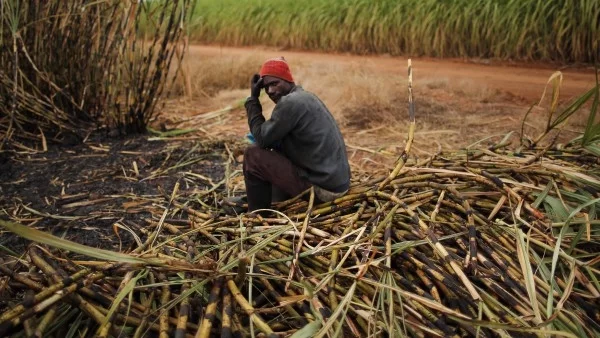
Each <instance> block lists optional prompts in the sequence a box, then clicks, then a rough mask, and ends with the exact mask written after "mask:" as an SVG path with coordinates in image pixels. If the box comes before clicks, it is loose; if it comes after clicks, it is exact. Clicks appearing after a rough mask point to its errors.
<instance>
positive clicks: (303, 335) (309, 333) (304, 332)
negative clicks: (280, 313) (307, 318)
mask: <svg viewBox="0 0 600 338" xmlns="http://www.w3.org/2000/svg"><path fill="white" fill-rule="evenodd" d="M321 326H323V323H322V322H321V321H320V320H315V321H312V322H310V323H308V324H306V325H304V327H303V328H301V329H300V330H298V331H296V332H295V333H294V334H293V335H292V336H291V337H290V338H311V337H314V336H315V333H317V332H318V331H319V329H320V328H321Z"/></svg>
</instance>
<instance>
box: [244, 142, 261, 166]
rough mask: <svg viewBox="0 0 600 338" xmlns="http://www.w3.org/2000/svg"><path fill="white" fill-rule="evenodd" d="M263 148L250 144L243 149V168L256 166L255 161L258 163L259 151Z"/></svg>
mask: <svg viewBox="0 0 600 338" xmlns="http://www.w3.org/2000/svg"><path fill="white" fill-rule="evenodd" d="M262 150H263V149H261V148H259V147H257V146H255V145H252V146H249V147H248V148H246V150H245V151H244V169H245V170H248V169H250V168H254V167H256V164H257V163H260V161H259V158H260V153H261V151H262Z"/></svg>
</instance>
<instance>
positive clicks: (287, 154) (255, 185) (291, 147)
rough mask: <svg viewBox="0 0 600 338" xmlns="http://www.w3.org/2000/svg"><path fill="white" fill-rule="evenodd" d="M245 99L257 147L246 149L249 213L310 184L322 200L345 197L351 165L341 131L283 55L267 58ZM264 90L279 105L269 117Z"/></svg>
mask: <svg viewBox="0 0 600 338" xmlns="http://www.w3.org/2000/svg"><path fill="white" fill-rule="evenodd" d="M250 87H251V89H250V92H251V95H250V97H248V99H247V100H246V104H245V107H246V112H247V115H248V126H249V127H250V132H251V133H252V135H253V136H254V139H255V145H252V146H250V147H248V148H247V149H246V151H245V153H244V163H243V172H244V180H245V183H246V194H247V203H248V211H254V210H258V209H269V208H270V206H271V202H276V201H282V200H285V199H288V198H290V197H293V196H296V195H298V194H300V193H302V192H303V191H305V190H306V189H308V188H310V187H311V186H313V187H314V192H315V197H316V199H317V200H318V201H319V202H328V201H332V200H334V199H336V198H338V197H341V196H343V195H344V194H345V193H346V192H347V191H348V188H349V186H350V165H349V164H348V157H347V154H346V145H345V143H344V139H343V137H342V134H341V132H340V129H339V127H338V125H337V123H336V121H335V119H334V118H333V116H332V115H331V113H330V112H329V110H328V109H327V107H326V106H325V104H324V103H323V102H321V100H320V99H319V98H318V97H317V96H316V95H314V94H312V93H310V92H308V91H305V90H304V89H302V87H301V86H298V85H296V84H295V83H294V78H293V77H292V73H291V71H290V68H289V66H288V64H287V62H286V61H285V59H284V58H283V57H281V58H275V59H270V60H267V61H266V62H265V63H264V64H263V65H262V67H261V69H260V74H255V75H254V76H253V77H252V79H251V86H250ZM262 89H264V90H265V92H266V94H267V95H268V96H269V98H270V99H271V100H272V101H273V102H274V103H275V108H274V109H273V113H272V114H271V118H270V119H269V120H266V119H265V117H264V116H263V114H262V106H261V104H260V101H259V99H258V97H259V95H260V92H261V90H262Z"/></svg>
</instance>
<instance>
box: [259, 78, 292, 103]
mask: <svg viewBox="0 0 600 338" xmlns="http://www.w3.org/2000/svg"><path fill="white" fill-rule="evenodd" d="M263 86H264V88H265V92H266V93H267V95H269V98H270V99H271V101H273V102H275V103H277V102H279V100H280V99H281V98H282V97H284V96H286V95H287V94H289V93H290V90H292V84H291V83H289V82H287V81H285V80H282V79H280V78H278V77H274V76H270V75H266V76H265V77H263Z"/></svg>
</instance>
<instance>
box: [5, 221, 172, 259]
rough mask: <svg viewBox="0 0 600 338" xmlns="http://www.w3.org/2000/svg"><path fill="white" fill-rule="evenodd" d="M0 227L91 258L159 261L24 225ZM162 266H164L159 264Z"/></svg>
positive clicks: (34, 240)
mask: <svg viewBox="0 0 600 338" xmlns="http://www.w3.org/2000/svg"><path fill="white" fill-rule="evenodd" d="M0 226H1V227H3V228H5V229H7V230H9V231H11V232H13V233H15V234H17V235H19V236H21V237H23V238H25V239H28V240H30V241H33V242H36V243H43V244H46V245H50V246H53V247H55V248H59V249H63V250H68V251H72V252H76V253H78V254H82V255H85V256H89V257H94V258H98V259H101V260H105V261H111V262H121V263H132V264H151V265H156V263H158V261H155V260H148V259H143V258H139V257H134V256H130V255H127V254H123V253H119V252H114V251H109V250H103V249H98V248H93V247H91V246H87V245H83V244H79V243H75V242H72V241H69V240H66V239H61V238H58V237H56V236H54V235H52V234H50V233H47V232H44V231H40V230H37V229H33V228H30V227H27V226H24V225H22V224H18V223H14V222H8V221H3V220H0ZM159 265H162V264H159Z"/></svg>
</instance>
